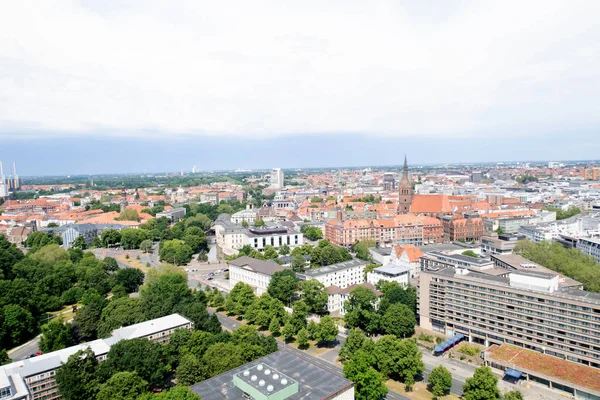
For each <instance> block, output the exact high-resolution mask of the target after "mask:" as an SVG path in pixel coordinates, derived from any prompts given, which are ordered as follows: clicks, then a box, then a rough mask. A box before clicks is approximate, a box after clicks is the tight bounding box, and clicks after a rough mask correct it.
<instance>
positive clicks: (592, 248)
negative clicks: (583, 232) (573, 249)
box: [577, 238, 600, 262]
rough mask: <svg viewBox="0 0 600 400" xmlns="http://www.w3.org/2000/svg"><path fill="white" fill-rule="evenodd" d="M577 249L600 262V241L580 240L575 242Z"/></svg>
mask: <svg viewBox="0 0 600 400" xmlns="http://www.w3.org/2000/svg"><path fill="white" fill-rule="evenodd" d="M577 248H578V249H579V250H580V251H581V252H582V253H584V254H587V255H589V256H592V257H594V258H595V259H596V260H598V262H600V239H592V238H582V239H579V241H578V242H577Z"/></svg>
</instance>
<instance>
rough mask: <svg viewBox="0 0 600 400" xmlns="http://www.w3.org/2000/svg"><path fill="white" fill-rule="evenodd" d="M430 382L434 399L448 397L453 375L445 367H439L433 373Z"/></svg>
mask: <svg viewBox="0 0 600 400" xmlns="http://www.w3.org/2000/svg"><path fill="white" fill-rule="evenodd" d="M428 381H429V386H430V389H431V393H432V394H433V397H434V398H438V397H441V396H444V395H446V394H447V393H448V392H450V388H451V387H452V375H451V374H450V371H448V369H446V367H444V366H443V365H439V366H437V367H435V368H434V369H433V370H432V371H431V374H429V378H428Z"/></svg>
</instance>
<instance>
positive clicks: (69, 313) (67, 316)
mask: <svg viewBox="0 0 600 400" xmlns="http://www.w3.org/2000/svg"><path fill="white" fill-rule="evenodd" d="M77 308H78V309H80V308H81V304H77ZM50 314H52V315H56V316H57V317H59V316H60V317H62V319H63V321H69V320H71V319H73V318H74V317H75V313H74V312H73V306H65V307H64V308H63V309H62V310H58V311H52V312H51V313H50Z"/></svg>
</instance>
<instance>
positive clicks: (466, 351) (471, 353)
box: [458, 344, 479, 360]
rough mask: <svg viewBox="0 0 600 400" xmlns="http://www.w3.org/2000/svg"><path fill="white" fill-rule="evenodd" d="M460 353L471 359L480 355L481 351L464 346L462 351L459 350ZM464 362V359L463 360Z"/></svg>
mask: <svg viewBox="0 0 600 400" xmlns="http://www.w3.org/2000/svg"><path fill="white" fill-rule="evenodd" d="M458 352H459V353H462V354H465V355H467V356H469V357H473V356H475V355H477V354H478V353H479V349H478V348H477V347H473V346H469V345H467V344H465V345H463V346H462V347H461V348H460V349H458ZM461 360H462V358H461Z"/></svg>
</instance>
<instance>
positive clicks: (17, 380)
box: [0, 314, 193, 400]
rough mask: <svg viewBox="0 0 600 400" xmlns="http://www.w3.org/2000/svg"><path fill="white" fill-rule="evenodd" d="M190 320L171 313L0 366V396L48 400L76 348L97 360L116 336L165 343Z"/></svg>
mask: <svg viewBox="0 0 600 400" xmlns="http://www.w3.org/2000/svg"><path fill="white" fill-rule="evenodd" d="M192 327H193V323H192V322H191V321H189V320H188V319H186V318H184V317H182V316H181V315H179V314H171V315H167V316H165V317H162V318H157V319H153V320H150V321H146V322H141V323H139V324H135V325H131V326H127V327H124V328H120V329H116V330H114V331H113V332H112V335H111V337H109V338H107V339H98V340H94V341H92V342H87V343H82V344H79V345H77V346H72V347H68V348H66V349H62V350H58V351H53V352H52V353H47V354H42V355H40V356H37V357H33V358H28V359H26V360H22V361H16V362H13V363H11V364H7V365H3V366H0V399H2V400H38V399H39V400H50V399H58V398H60V393H59V391H58V385H57V383H56V380H55V375H56V370H57V369H58V368H60V367H61V365H62V364H64V363H66V362H67V361H68V360H69V357H70V356H71V355H73V354H75V353H77V352H78V351H80V350H86V349H88V348H89V349H91V350H92V351H93V352H94V354H95V355H96V358H97V359H98V361H104V360H106V356H107V354H108V352H109V351H110V347H111V346H112V345H113V344H115V343H117V342H119V341H120V340H126V339H136V338H146V339H148V340H152V341H154V342H158V343H166V342H167V341H168V340H169V337H170V336H171V334H172V333H173V332H174V331H175V329H192Z"/></svg>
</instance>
